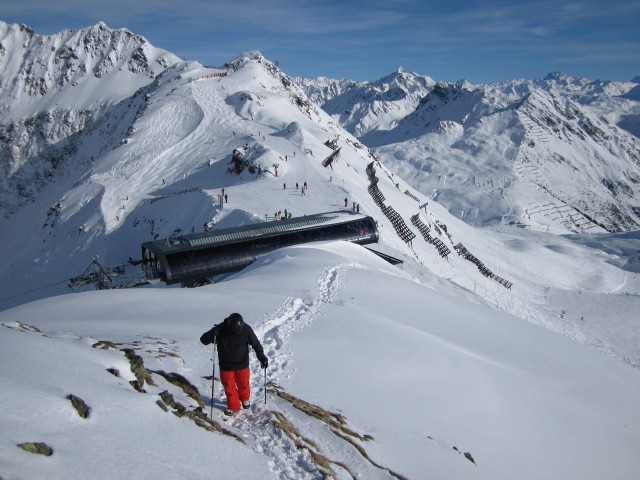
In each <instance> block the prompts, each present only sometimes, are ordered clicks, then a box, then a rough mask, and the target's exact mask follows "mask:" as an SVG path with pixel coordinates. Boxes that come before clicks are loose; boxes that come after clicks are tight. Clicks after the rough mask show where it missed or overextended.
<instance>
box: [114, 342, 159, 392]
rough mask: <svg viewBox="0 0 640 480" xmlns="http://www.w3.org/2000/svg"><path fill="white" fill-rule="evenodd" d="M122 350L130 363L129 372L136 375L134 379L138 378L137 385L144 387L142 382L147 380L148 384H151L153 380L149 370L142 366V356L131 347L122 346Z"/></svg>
mask: <svg viewBox="0 0 640 480" xmlns="http://www.w3.org/2000/svg"><path fill="white" fill-rule="evenodd" d="M122 351H123V352H124V355H125V356H126V357H127V358H128V359H129V363H130V364H131V372H132V373H133V374H134V375H135V376H136V379H137V380H138V386H139V387H140V388H141V389H142V388H143V387H144V382H147V383H148V384H149V385H153V380H151V375H150V372H149V370H147V369H146V368H145V367H144V360H143V359H142V357H141V356H140V355H137V354H136V352H135V351H134V350H133V349H131V348H123V349H122ZM130 383H131V382H130ZM132 385H133V384H132ZM134 388H135V387H134ZM136 390H137V389H136Z"/></svg>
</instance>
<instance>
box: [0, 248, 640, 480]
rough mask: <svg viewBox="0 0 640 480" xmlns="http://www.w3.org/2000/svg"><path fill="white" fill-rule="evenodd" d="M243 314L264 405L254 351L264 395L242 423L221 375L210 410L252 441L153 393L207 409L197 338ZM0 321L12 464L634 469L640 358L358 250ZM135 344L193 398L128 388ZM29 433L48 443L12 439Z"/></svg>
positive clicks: (388, 470) (97, 297)
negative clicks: (434, 285) (601, 349)
mask: <svg viewBox="0 0 640 480" xmlns="http://www.w3.org/2000/svg"><path fill="white" fill-rule="evenodd" d="M389 292H394V294H393V295H389ZM232 311H241V312H242V313H243V315H244V316H245V318H246V319H247V321H248V322H249V323H250V324H251V325H253V327H254V329H255V330H256V332H257V334H258V336H259V338H261V339H262V342H263V344H264V347H265V351H266V354H267V355H268V357H269V358H270V367H269V370H268V380H269V382H270V385H271V386H270V387H269V392H268V396H267V403H266V405H265V403H264V378H263V377H262V373H261V371H260V369H259V366H258V365H257V362H255V360H252V369H253V376H252V389H253V397H252V399H253V406H252V409H251V410H249V411H247V412H242V413H240V414H239V415H238V418H237V419H234V420H232V421H228V422H224V421H223V420H222V419H223V415H222V413H221V409H222V408H224V397H223V393H222V392H221V390H220V386H219V383H216V388H217V389H216V394H215V409H214V414H213V419H214V420H215V421H216V422H218V423H219V424H220V425H221V426H222V427H223V428H225V429H227V430H229V431H230V432H231V433H233V434H235V435H237V436H239V437H240V438H241V439H242V440H243V441H244V443H245V445H242V444H241V443H240V442H238V441H236V440H234V439H233V438H231V437H229V436H228V435H224V434H220V433H214V432H211V433H210V432H207V431H205V430H204V429H202V428H200V427H198V426H197V425H196V424H195V423H194V422H193V421H192V420H191V419H190V417H189V415H192V416H195V414H186V415H182V416H180V417H177V416H175V415H172V414H171V413H168V412H164V411H163V410H162V409H161V408H160V406H159V405H158V404H157V402H159V401H160V400H161V399H162V398H164V399H166V394H165V395H164V396H163V397H161V396H160V394H161V393H162V392H163V391H165V390H166V391H168V392H169V393H171V394H172V395H173V398H174V400H175V401H178V402H180V403H181V404H182V405H183V406H185V407H186V410H187V412H189V411H193V410H195V409H197V408H198V406H199V405H198V402H197V400H196V399H197V398H199V396H201V397H202V399H203V404H204V410H205V411H206V412H207V414H208V412H209V399H210V392H211V384H210V381H209V379H208V378H206V377H208V376H210V375H211V370H212V365H211V360H210V359H211V348H210V347H204V346H202V345H200V343H199V341H198V338H199V335H200V334H201V333H202V332H204V331H205V330H207V329H208V328H210V326H211V324H212V323H214V322H218V321H220V320H222V319H223V318H224V316H226V315H228V314H229V313H230V312H232ZM0 323H2V325H3V327H2V328H1V329H0V342H1V343H2V348H1V349H0V351H1V352H2V354H1V355H2V359H3V364H5V365H11V366H10V367H9V368H5V369H3V371H2V380H1V381H2V384H3V386H4V388H3V389H2V393H1V394H0V395H1V396H2V403H3V405H5V410H4V411H5V414H4V415H3V416H2V418H1V420H0V423H1V425H2V431H3V434H2V436H1V439H2V440H1V441H2V447H1V448H0V458H2V461H1V464H2V465H3V467H2V475H3V478H18V479H19V478H44V476H45V475H46V478H69V477H74V478H87V477H91V478H97V479H102V478H113V476H114V473H115V474H117V475H118V476H127V477H136V478H155V477H157V476H158V475H160V476H162V477H163V478H194V479H195V478H211V475H212V474H213V472H215V475H216V478H217V477H220V478H226V477H229V476H234V475H240V476H241V477H242V478H281V479H285V478H286V479H312V478H320V477H321V476H322V473H323V472H324V473H330V472H333V475H334V478H372V479H375V478H380V479H382V478H443V477H446V478H464V479H470V478H471V479H473V478H478V479H502V478H504V479H508V478H522V479H538V478H565V479H600V478H616V479H620V480H625V479H633V478H635V476H636V474H637V470H638V468H640V463H638V462H639V460H638V456H637V455H636V454H635V453H636V452H637V450H638V448H639V447H640V437H639V436H638V432H639V431H640V430H639V429H638V423H639V422H640V416H639V415H640V414H639V411H638V409H637V402H636V399H637V397H638V395H639V394H640V375H639V373H638V370H637V369H633V368H631V367H629V366H627V365H624V364H623V363H621V362H618V361H616V360H614V359H611V358H609V357H607V356H605V355H602V354H601V353H598V352H595V351H594V350H592V349H589V348H586V347H584V346H581V345H578V344H576V343H574V342H571V341H569V340H567V339H565V338H562V337H561V336H559V335H557V334H554V333H551V332H549V331H548V330H546V329H543V328H540V327H535V326H533V325H531V324H529V323H527V322H524V321H522V320H520V319H517V318H515V317H512V316H510V315H507V314H503V313H498V312H496V311H494V310H492V309H489V308H486V307H479V306H478V305H476V304H473V303H469V302H467V301H464V300H461V299H460V298H454V297H450V296H448V295H443V294H442V293H438V292H436V291H434V290H432V289H429V288H427V287H425V286H423V285H420V284H418V283H416V282H415V281H414V280H412V279H411V278H410V277H409V276H408V275H406V274H404V273H403V272H401V271H400V270H397V269H395V268H393V267H390V266H388V265H387V264H385V263H384V262H383V261H382V260H380V259H378V258H377V257H375V256H374V255H372V254H371V253H369V252H367V251H366V250H364V249H362V248H361V247H358V246H354V245H345V244H340V243H329V244H318V245H315V246H301V247H293V248H287V249H284V250H281V251H279V252H275V253H274V254H271V255H269V256H267V257H265V258H264V259H263V260H261V261H259V262H257V263H256V264H255V265H254V266H252V267H250V268H249V269H248V270H246V271H244V272H242V273H239V274H237V275H234V276H232V277H231V278H228V279H227V280H224V281H222V282H221V283H218V284H217V285H213V286H208V287H203V288H199V289H192V290H190V289H169V290H159V289H143V290H125V291H100V292H92V293H83V294H77V295H67V296H61V297H56V298H51V299H47V300H43V301H40V302H36V303H32V304H29V305H25V306H22V307H18V308H16V309H13V310H8V311H5V312H2V313H0ZM25 325H31V326H32V327H37V328H38V330H40V332H34V331H33V330H34V329H33V328H27V327H26V326H25ZM5 327H8V328H5ZM107 341H108V342H112V343H105V342H107ZM106 345H111V347H109V348H107V349H106V350H102V349H100V348H99V347H101V346H106ZM92 346H93V347H94V348H92ZM123 348H134V349H136V350H135V351H136V353H137V354H138V355H140V356H141V357H142V358H143V360H144V365H145V367H146V368H147V369H150V370H151V371H154V372H160V371H162V372H164V373H165V374H171V373H174V374H178V375H180V376H181V377H182V378H184V379H186V380H187V381H188V383H189V384H191V385H193V386H195V387H196V388H197V390H198V391H199V396H196V395H194V396H192V397H189V396H188V395H187V394H185V393H184V392H182V390H181V389H180V388H179V387H178V386H176V385H173V384H170V383H169V382H168V381H167V380H166V379H165V377H164V376H162V375H160V374H159V373H152V374H151V378H152V381H153V384H150V385H149V384H145V386H144V388H145V393H138V392H136V391H135V390H134V389H133V388H132V387H131V386H130V385H129V383H128V382H129V381H130V380H134V376H133V374H132V373H131V372H130V369H129V365H128V361H127V360H126V358H125V357H124V354H123V353H122V352H121V351H119V350H118V349H123ZM251 355H252V358H255V357H253V354H251ZM107 368H112V369H113V368H116V369H118V370H119V372H120V377H115V376H113V375H112V374H110V373H108V372H107V371H106V369H107ZM174 378H179V377H177V376H176V375H174ZM183 383H185V382H184V381H183ZM276 385H277V387H276ZM276 392H277V393H276ZM70 393H72V394H74V395H76V396H78V397H80V398H82V399H83V400H84V401H85V402H86V403H87V404H88V405H89V406H90V407H91V414H90V416H89V418H87V419H82V418H80V417H79V416H78V414H77V413H76V412H75V411H74V410H73V408H72V406H71V403H70V402H69V401H68V400H67V399H65V397H66V396H67V395H68V394H70ZM162 403H164V400H162ZM295 405H297V406H298V407H299V408H296V407H295ZM176 408H177V407H176ZM173 410H175V408H173V409H172V408H170V409H169V411H173ZM7 412H11V414H7ZM305 412H306V413H305ZM195 418H198V417H197V416H195ZM325 422H329V423H325ZM283 427H285V430H286V431H287V432H288V434H289V435H290V436H287V434H286V433H285V430H283ZM34 441H40V442H45V443H46V444H47V445H49V446H50V447H51V448H52V449H53V451H54V453H53V455H52V456H51V457H40V456H37V455H33V454H31V453H26V452H23V451H21V450H20V449H18V447H16V444H18V443H23V442H34ZM365 455H366V457H365ZM54 465H55V467H54ZM45 472H46V473H45Z"/></svg>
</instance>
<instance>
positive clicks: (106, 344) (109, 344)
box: [91, 340, 118, 350]
mask: <svg viewBox="0 0 640 480" xmlns="http://www.w3.org/2000/svg"><path fill="white" fill-rule="evenodd" d="M91 346H92V347H93V348H100V349H101V350H108V349H110V348H113V349H114V350H118V345H117V344H115V343H113V342H110V341H109V340H100V341H99V342H96V343H94V344H93V345H91Z"/></svg>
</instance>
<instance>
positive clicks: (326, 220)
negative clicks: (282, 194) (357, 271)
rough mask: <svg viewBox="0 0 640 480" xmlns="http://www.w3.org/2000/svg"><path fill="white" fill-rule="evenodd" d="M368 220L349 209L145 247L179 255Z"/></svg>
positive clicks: (178, 237) (155, 242)
mask: <svg viewBox="0 0 640 480" xmlns="http://www.w3.org/2000/svg"><path fill="white" fill-rule="evenodd" d="M359 218H366V215H362V214H360V213H355V212H352V211H348V210H342V211H335V212H326V213H317V214H314V215H305V216H304V217H295V218H290V219H286V220H278V221H270V222H260V223H254V224H251V225H243V226H240V227H232V228H220V229H216V228H213V229H211V230H208V231H206V232H201V233H190V234H185V235H175V236H171V237H169V238H165V239H163V240H153V241H151V242H145V243H143V244H142V246H143V247H144V248H147V249H149V250H150V251H152V252H153V253H155V254H159V253H163V254H167V253H179V252H183V251H192V250H199V249H202V248H208V247H213V246H216V245H224V244H229V243H237V242H243V241H247V240H251V239H252V238H257V237H270V236H274V235H279V234H282V233H286V232H290V231H299V230H306V229H309V228H313V227H315V226H318V225H331V224H336V223H342V222H346V221H353V220H358V219H359Z"/></svg>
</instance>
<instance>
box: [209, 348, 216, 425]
mask: <svg viewBox="0 0 640 480" xmlns="http://www.w3.org/2000/svg"><path fill="white" fill-rule="evenodd" d="M211 360H213V362H212V363H213V372H212V373H211V414H210V415H209V416H210V417H211V418H213V395H214V392H215V386H214V385H215V381H216V342H213V358H212V359H211Z"/></svg>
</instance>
